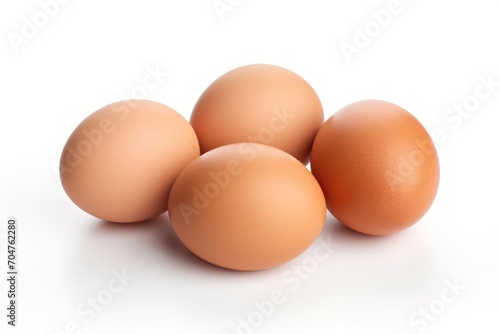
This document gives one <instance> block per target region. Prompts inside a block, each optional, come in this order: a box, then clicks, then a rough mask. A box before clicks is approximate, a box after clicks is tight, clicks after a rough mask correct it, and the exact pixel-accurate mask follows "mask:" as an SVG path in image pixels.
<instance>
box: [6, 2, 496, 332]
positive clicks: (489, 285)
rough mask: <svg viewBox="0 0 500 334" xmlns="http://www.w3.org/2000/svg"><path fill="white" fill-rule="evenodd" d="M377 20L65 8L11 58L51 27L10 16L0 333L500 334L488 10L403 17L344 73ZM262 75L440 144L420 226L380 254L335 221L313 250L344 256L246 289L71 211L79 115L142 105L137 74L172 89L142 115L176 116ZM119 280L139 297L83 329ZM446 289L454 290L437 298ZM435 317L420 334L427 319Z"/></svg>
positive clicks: (151, 7)
mask: <svg viewBox="0 0 500 334" xmlns="http://www.w3.org/2000/svg"><path fill="white" fill-rule="evenodd" d="M223 2H224V3H225V0H223ZM389 2H390V1H389V0H377V1H366V0H365V1H326V0H325V1H319V0H316V1H311V0H310V1H304V0H302V1H298V0H297V1H290V0H287V1H285V0H282V1H264V0H242V1H236V0H233V1H230V3H233V4H234V6H233V7H231V9H232V10H231V11H228V12H226V13H224V15H223V16H222V18H223V19H221V17H220V16H219V15H218V13H217V11H216V10H215V9H214V7H213V0H198V1H153V0H141V1H138V0H137V1H118V0H113V1H111V0H109V1H97V0H87V1H79V0H74V1H69V2H68V3H67V4H61V5H59V8H58V10H57V13H55V14H54V15H53V17H50V18H49V20H48V22H46V25H45V26H43V27H41V28H39V29H38V31H37V32H36V33H35V32H32V35H33V36H28V37H29V38H26V40H24V41H23V44H20V45H18V47H14V46H13V44H12V43H11V39H12V38H13V37H12V36H14V34H17V35H18V36H22V29H23V26H24V25H26V21H24V19H23V18H27V19H28V20H29V21H31V22H33V16H35V18H36V19H38V21H37V22H38V23H37V24H39V25H40V24H44V23H45V22H43V14H42V16H39V15H38V14H39V12H40V11H41V10H42V9H41V7H40V4H39V3H38V2H37V1H34V0H30V1H3V2H2V4H1V5H0V22H1V23H0V26H1V28H0V29H1V42H0V48H1V53H0V57H1V58H0V59H1V61H0V94H1V95H0V101H1V103H0V124H1V132H0V136H1V137H0V148H1V151H0V159H1V160H0V220H1V221H2V228H1V232H2V236H3V239H2V240H0V242H1V245H0V247H1V248H0V249H1V253H0V263H1V268H2V269H1V270H2V272H5V271H6V266H5V262H6V257H7V254H6V242H5V226H6V223H7V218H8V217H11V216H14V217H17V219H18V220H19V245H18V247H19V254H18V256H19V272H20V279H19V287H18V288H19V299H18V303H19V309H18V325H19V326H18V327H17V328H15V329H12V328H10V326H7V325H6V320H7V318H6V317H5V315H4V314H5V313H6V310H5V307H6V305H7V304H6V303H7V296H6V294H7V285H6V281H5V279H4V278H3V277H4V274H2V275H0V276H1V277H2V279H1V283H0V296H1V297H0V301H1V302H0V305H1V309H2V310H3V311H1V316H0V319H2V320H1V325H0V328H2V329H1V332H2V333H7V331H6V330H5V329H6V328H8V332H9V333H10V332H11V331H12V332H17V333H42V334H49V333H65V331H64V330H65V326H67V325H68V324H72V323H75V324H77V325H78V326H79V327H78V330H79V331H76V332H77V333H78V332H79V333H95V334H102V333H220V334H222V333H225V332H227V333H231V334H233V333H237V330H238V324H240V325H241V321H245V322H250V323H252V324H254V325H256V324H257V325H258V326H257V327H246V328H245V329H242V328H240V331H239V332H240V333H252V332H253V333H262V334H264V333H305V332H307V333H325V334H326V333H387V334H399V333H411V334H413V333H421V332H426V333H472V332H474V333H479V332H488V333H498V332H500V323H499V322H498V315H499V314H500V306H499V305H500V304H499V298H500V285H499V282H500V271H499V270H498V268H499V264H500V243H499V242H498V236H499V232H500V220H499V218H498V212H497V209H498V200H499V197H500V196H499V188H500V177H499V171H500V163H499V159H498V155H499V153H500V150H499V144H500V131H499V129H498V127H499V121H500V117H499V114H498V111H499V110H498V109H499V107H500V87H498V82H499V81H500V66H499V61H500V43H499V38H498V32H499V31H500V20H499V18H498V14H499V12H500V7H499V4H498V1H496V0H489V1H488V0H475V1H460V2H459V1H451V0H446V1H444V0H442V1H430V0H419V1H410V0H401V3H400V8H399V12H398V13H397V14H394V15H392V17H391V21H390V22H389V23H388V24H386V26H385V27H382V28H381V29H380V31H379V32H378V34H376V33H377V31H376V30H372V35H373V37H372V38H370V42H369V43H368V45H367V46H364V45H361V46H362V47H360V48H359V49H358V53H356V54H354V55H352V57H351V59H350V60H351V61H350V62H348V60H347V58H346V57H345V56H344V54H343V53H342V51H341V48H340V45H341V43H342V42H345V43H349V44H353V42H354V39H355V36H356V31H357V30H356V29H357V27H358V28H360V29H364V28H365V26H366V25H368V27H369V28H370V27H371V28H372V29H376V28H377V27H376V26H374V25H373V24H372V23H370V22H371V21H373V20H374V18H373V16H372V15H371V12H372V11H376V12H378V11H380V10H382V9H384V8H387V7H388V4H389ZM37 15H38V16H37ZM25 30H26V28H25ZM28 30H29V29H28ZM25 33H26V31H25ZM375 35H376V36H375ZM359 42H360V41H358V46H360V44H359ZM261 62H264V63H272V64H276V65H280V66H283V67H286V68H288V69H291V70H293V71H294V72H296V73H298V74H300V75H301V76H303V77H304V78H305V79H306V80H307V81H309V82H310V83H311V85H312V86H313V87H314V88H315V89H316V91H317V93H318V95H319V96H320V98H321V100H322V103H323V106H324V110H325V115H326V116H327V117H328V116H330V115H331V114H332V113H334V112H335V111H336V110H338V109H339V108H341V107H343V106H344V105H346V104H349V103H351V102H354V101H357V100H361V99H367V98H377V99H385V100H388V101H391V102H393V103H396V104H399V105H401V106H402V107H404V108H406V109H407V110H409V111H410V112H412V113H413V114H414V115H415V116H416V117H417V118H419V119H420V121H421V122H422V123H423V124H424V125H425V126H426V128H427V129H428V130H429V132H432V133H437V132H439V131H441V134H440V135H439V136H437V137H436V136H435V139H436V146H437V149H438V151H439V156H440V160H441V173H442V179H441V184H440V189H439V193H438V196H437V198H436V200H435V202H434V205H433V206H432V208H431V210H430V211H429V212H428V213H427V215H426V216H425V217H424V218H423V219H422V220H421V221H420V222H419V223H417V224H416V225H415V226H413V227H412V228H410V229H408V230H406V231H404V232H402V233H399V234H397V235H394V236H391V237H383V238H376V237H367V236H363V235H360V234H357V233H355V232H352V231H350V230H347V229H346V228H343V227H342V226H340V225H339V224H338V223H337V222H335V221H334V219H333V218H331V217H329V218H328V221H327V223H326V225H325V229H324V231H323V233H322V235H321V237H320V238H321V239H320V240H323V242H328V240H329V241H333V242H334V243H335V244H336V245H338V247H337V248H336V249H335V251H334V252H333V253H331V254H329V255H328V257H327V259H326V260H324V261H322V262H320V263H318V262H317V261H316V260H314V250H315V247H319V245H320V243H319V240H318V242H317V243H315V244H314V245H313V246H312V247H311V249H310V250H309V251H308V252H306V253H304V254H303V255H302V256H301V257H299V258H296V259H294V260H293V261H291V262H289V263H286V264H284V265H282V266H279V267H277V268H274V269H271V270H266V271H262V272H250V273H242V272H233V271H228V270H223V269H219V268H217V267H214V266H212V265H209V264H207V263H204V262H203V261H201V260H198V259H197V258H195V257H194V256H193V255H191V254H190V253H189V252H188V251H187V250H186V249H185V248H183V246H181V245H180V244H179V242H178V241H177V239H176V238H175V236H174V235H173V232H172V230H171V229H170V228H169V223H168V218H167V215H163V216H161V217H159V218H157V219H155V220H153V221H151V222H147V223H143V224H135V225H113V224H109V223H104V222H101V221H99V220H97V219H95V218H93V217H91V216H89V215H87V214H86V213H84V212H82V211H81V210H80V209H78V208H77V207H76V206H75V205H74V204H73V203H72V202H71V201H70V200H69V199H68V198H67V196H66V195H65V193H64V191H63V189H62V187H61V185H60V182H59V178H58V174H57V163H58V159H59V156H60V153H61V150H62V147H63V145H64V143H65V141H66V139H67V137H68V136H69V134H70V133H71V132H72V130H73V129H74V128H75V127H76V125H77V124H78V123H79V122H80V121H81V120H83V118H84V117H86V116H87V115H88V114H90V113H91V112H93V111H95V110H97V109H98V108H100V107H102V106H104V105H106V104H109V103H111V102H113V101H117V100H119V99H122V98H124V97H126V96H127V95H130V94H131V93H132V92H135V93H137V92H140V90H141V88H140V85H141V84H142V81H143V79H144V78H145V77H146V76H147V75H148V69H159V70H160V71H162V72H168V75H166V76H165V77H164V78H162V80H161V82H160V83H159V84H158V86H157V87H156V88H155V89H152V90H149V91H147V94H146V96H145V97H146V98H148V99H152V100H156V101H159V102H162V103H164V104H167V105H169V106H171V107H173V108H174V109H176V110H177V111H179V112H180V113H182V114H183V115H184V116H185V117H186V118H189V114H190V112H191V110H192V108H193V106H194V104H195V102H196V100H197V98H198V96H199V95H200V94H201V93H202V91H203V90H204V89H205V88H206V86H207V85H209V84H210V83H211V82H212V81H213V80H214V79H216V78H217V77H218V76H219V75H221V74H223V73H225V72H226V71H228V70H230V69H232V68H235V67H238V66H241V65H245V64H249V63H261ZM481 77H482V78H488V77H490V79H491V80H493V81H495V82H497V87H490V89H491V91H492V92H491V93H490V94H489V96H488V97H487V98H484V99H483V100H481V101H479V103H478V105H477V106H472V107H471V109H474V110H473V111H472V112H470V113H468V114H464V116H463V117H461V118H459V119H458V118H456V117H457V115H458V114H456V113H453V114H451V113H450V111H449V110H450V108H453V107H454V105H456V104H458V105H460V104H462V103H463V102H464V101H468V103H473V102H474V101H478V100H474V98H473V96H474V94H475V91H476V88H477V87H478V86H480V85H481V81H480V78H481ZM138 87H139V88H138ZM480 92H482V93H486V92H487V90H485V89H484V88H480ZM471 105H472V104H471ZM445 117H448V118H445ZM449 117H453V118H449ZM323 250H324V249H323ZM322 254H324V253H322ZM304 261H305V262H304ZM315 261H316V262H315ZM303 263H305V264H306V265H307V266H309V267H307V268H308V270H309V271H310V272H309V273H307V272H306V271H304V273H307V276H306V275H305V274H304V275H302V276H301V278H300V279H299V278H298V277H299V276H294V275H295V274H292V273H291V272H290V271H289V270H291V269H292V268H293V266H302V264H303ZM314 264H317V266H314ZM122 270H125V271H126V272H127V274H128V275H131V276H133V277H134V279H133V280H131V281H129V282H128V283H127V286H126V287H125V288H124V289H123V291H122V292H120V293H117V294H114V295H113V296H112V298H113V300H112V301H110V303H109V304H108V305H106V306H105V307H104V309H103V310H102V311H101V312H99V313H97V314H96V317H95V318H94V319H92V320H91V321H87V320H89V318H88V317H87V316H82V315H81V314H79V313H78V312H77V308H78V307H79V306H81V305H82V303H83V305H84V306H85V303H86V301H87V298H91V297H95V296H97V295H99V294H100V295H101V297H102V296H105V294H106V292H105V290H103V289H106V288H107V286H108V282H109V281H110V280H111V279H112V278H113V271H118V272H120V271H122ZM291 277H294V278H293V281H291ZM447 282H448V283H447ZM299 284H300V285H299ZM447 284H458V285H460V287H459V290H458V291H455V292H456V293H455V294H453V292H452V291H445V289H447ZM275 289H277V290H279V291H281V292H282V293H283V297H282V299H284V301H283V302H282V303H281V304H279V305H276V304H275V305H273V307H272V308H273V310H272V312H271V311H269V312H266V313H267V314H266V315H265V316H262V315H261V316H260V317H261V318H259V314H257V313H256V312H257V311H256V310H257V308H256V306H255V302H259V303H260V302H261V301H262V300H264V299H268V298H270V295H271V293H272V292H273V291H275V292H276V291H277V290H275ZM103 291H104V292H103ZM443 291H444V293H445V295H444V296H445V299H446V301H447V302H443V301H442V298H443V297H442V292H443ZM451 299H453V301H450V300H451ZM264 304H266V303H264ZM266 305H267V304H266ZM443 305H444V307H442V306H443ZM4 306H5V307H4ZM429 308H430V311H428V312H430V313H429V315H428V316H427V318H425V317H424V316H422V315H420V313H419V312H425V310H426V309H429ZM249 317H250V319H249ZM241 319H243V320H241ZM260 319H263V320H262V321H260ZM411 319H413V322H412V321H411ZM431 319H432V320H431ZM259 321H260V322H259ZM71 326H72V325H70V326H69V327H71ZM248 326H250V325H248ZM240 327H241V326H240ZM66 333H71V331H66Z"/></svg>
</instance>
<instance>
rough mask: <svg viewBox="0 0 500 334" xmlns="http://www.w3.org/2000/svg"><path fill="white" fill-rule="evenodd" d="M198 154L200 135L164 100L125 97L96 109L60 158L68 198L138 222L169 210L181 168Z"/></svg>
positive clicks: (112, 217)
mask: <svg viewBox="0 0 500 334" xmlns="http://www.w3.org/2000/svg"><path fill="white" fill-rule="evenodd" d="M199 155H200V150H199V144H198V140H197V138H196V134H195V132H194V130H193V128H192V127H191V125H190V124H189V122H188V121H187V120H186V119H184V118H183V117H182V116H181V115H180V114H179V113H177V112H176V111H175V110H173V109H172V108H170V107H168V106H165V105H163V104H161V103H158V102H154V101H148V100H127V101H120V102H116V103H112V104H110V105H107V106H105V107H103V108H101V109H99V110H98V111H96V112H94V113H93V114H91V115H90V116H88V117H87V118H86V119H85V120H83V121H82V122H81V123H80V124H79V125H78V127H77V128H76V129H75V130H74V131H73V133H72V134H71V136H70V137H69V139H68V141H67V142H66V145H65V146H64V149H63V152H62V155H61V160H60V177H61V182H62V185H63V188H64V190H65V191H66V193H67V195H68V196H69V197H70V199H71V200H72V201H73V202H74V203H75V204H76V205H77V206H79V207H80V208H81V209H82V210H84V211H86V212H87V213H89V214H91V215H93V216H95V217H98V218H100V219H103V220H108V221H112V222H121V223H128V222H137V221H143V220H147V219H150V218H153V217H155V216H157V215H159V214H161V213H163V212H165V211H166V210H167V203H168V196H169V193H170V189H171V187H172V185H173V183H174V180H175V178H176V177H177V175H178V174H179V173H180V172H181V170H182V169H183V168H184V167H185V166H186V165H187V164H188V163H189V162H191V161H192V160H194V159H195V158H197V157H198V156H199Z"/></svg>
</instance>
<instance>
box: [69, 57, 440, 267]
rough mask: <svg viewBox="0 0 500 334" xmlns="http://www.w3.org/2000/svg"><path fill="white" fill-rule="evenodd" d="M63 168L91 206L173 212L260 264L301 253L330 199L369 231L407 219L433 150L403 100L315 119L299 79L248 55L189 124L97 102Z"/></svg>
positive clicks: (206, 243) (209, 247)
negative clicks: (98, 106)
mask: <svg viewBox="0 0 500 334" xmlns="http://www.w3.org/2000/svg"><path fill="white" fill-rule="evenodd" d="M309 161H310V163H311V171H309V169H307V167H306V165H307V164H308V163H309ZM60 176H61V182H62V185H63V188H64V190H65V191H66V193H67V195H68V196H69V198H70V199H71V200H72V201H73V202H74V203H75V204H76V205H77V206H79V207H80V208H81V209H82V210H84V211H86V212H87V213H89V214H91V215H93V216H95V217H98V218H100V219H102V220H107V221H112V222H117V223H131V222H140V221H144V220H148V219H151V218H153V217H155V216H158V215H160V214H162V213H164V212H166V211H167V210H168V214H169V217H170V222H171V224H172V227H173V230H174V231H175V233H176V235H177V236H178V238H179V239H180V241H181V242H182V243H183V244H184V245H185V246H186V247H187V248H188V249H189V250H191V251H192V252H193V253H194V254H196V255H197V256H199V257H200V258H202V259H204V260H206V261H208V262H210V263H213V264H215V265H218V266H221V267H225V268H230V269H235V270H260V269H266V268H271V267H274V266H277V265H279V264H282V263H284V262H287V261H289V260H291V259H293V258H294V257H296V256H298V255H299V254H301V253H302V252H303V251H305V250H306V249H307V248H308V247H309V246H310V245H311V244H312V243H313V242H314V240H315V239H316V238H317V237H318V236H319V234H320V232H321V230H322V228H323V225H324V223H325V219H326V210H327V208H328V210H329V211H330V212H331V213H332V214H333V215H334V216H335V217H336V218H337V219H338V220H339V221H340V222H341V223H343V224H344V225H346V226H348V227H350V228H351V229H353V230H356V231H358V232H361V233H365V234H370V235H387V234H392V233H395V232H398V231H400V230H403V229H405V228H407V227H409V226H411V225H412V224H414V223H415V222H417V221H418V220H419V219H420V218H421V217H422V216H423V215H424V214H425V213H426V211H427V210H428V209H429V207H430V206H431V204H432V202H433V200H434V197H435V195H436V192H437V188H438V183H439V162H438V157H437V153H436V149H435V147H434V144H433V142H432V140H431V138H430V136H429V134H428V133H427V131H426V130H425V129H424V127H423V126H422V125H421V124H420V122H419V121H418V120H417V119H416V118H415V117H413V116H412V115H411V114H410V113H409V112H407V111H406V110H404V109H402V108H401V107H398V106H396V105H394V104H392V103H389V102H384V101H378V100H366V101H359V102H355V103H353V104H350V105H348V106H346V107H344V108H342V109H341V110H339V111H338V112H336V113H335V114H334V115H333V116H331V117H330V118H329V119H328V120H327V121H326V122H324V113H323V108H322V105H321V102H320V99H319V98H318V96H317V94H316V92H315V91H314V89H313V88H312V87H311V86H310V85H309V84H308V83H307V82H306V81H305V80H304V79H303V78H302V77H300V76H299V75H297V74H295V73H294V72H291V71H289V70H287V69H284V68H281V67H278V66H273V65H264V64H256V65H248V66H243V67H240V68H237V69H234V70H232V71H230V72H228V73H226V74H224V75H222V76H221V77H219V78H218V79H217V80H215V81H214V82H213V83H212V84H211V85H210V86H209V87H208V88H207V89H206V90H205V91H204V92H203V94H202V95H201V97H200V98H199V99H198V102H197V103H196V105H195V107H194V110H193V113H192V115H191V119H190V122H188V121H187V120H186V119H184V118H183V117H182V116H181V115H180V114H179V113H177V112H176V111H175V110H173V109H172V108H169V107H167V106H165V105H163V104H161V103H158V102H154V101H148V100H126V101H120V102H116V103H113V104H110V105H108V106H105V107H103V108H101V109H99V110H97V111H96V112H94V113H93V114H91V115H90V116H89V117H87V118H86V119H85V120H83V121H82V122H81V123H80V124H79V125H78V127H77V128H76V129H75V130H74V131H73V133H72V134H71V136H70V137H69V139H68V141H67V142H66V145H65V147H64V149H63V152H62V155H61V161H60Z"/></svg>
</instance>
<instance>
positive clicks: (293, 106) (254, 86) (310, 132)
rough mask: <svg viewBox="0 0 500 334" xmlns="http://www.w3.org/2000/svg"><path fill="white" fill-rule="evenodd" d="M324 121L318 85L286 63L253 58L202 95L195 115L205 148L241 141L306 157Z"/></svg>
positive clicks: (202, 146)
mask: <svg viewBox="0 0 500 334" xmlns="http://www.w3.org/2000/svg"><path fill="white" fill-rule="evenodd" d="M323 121H324V115H323V108H322V106H321V102H320V100H319V98H318V95H317V94H316V92H315V91H314V89H313V88H312V87H311V86H310V85H309V84H308V83H307V82H306V81H305V80H304V79H303V78H302V77H300V76H299V75H297V74H295V73H294V72H291V71H289V70H287V69H284V68H282V67H278V66H273V65H266V64H255V65H247V66H243V67H239V68H237V69H234V70H232V71H230V72H228V73H226V74H224V75H222V76H221V77H220V78H218V79H217V80H215V81H214V82H213V83H212V84H211V85H210V86H209V87H208V88H207V89H206V90H205V91H204V92H203V94H202V95H201V97H200V98H199V100H198V102H197V103H196V106H195V107H194V110H193V114H192V116H191V124H192V125H193V128H194V130H195V131H196V134H197V135H198V139H199V141H200V148H201V152H202V153H205V152H207V151H210V150H211V149H214V148H216V147H219V146H222V145H226V144H231V143H239V142H255V143H260V144H266V145H270V146H274V147H277V148H279V149H282V150H284V151H285V152H288V153H290V154H291V155H293V156H294V157H296V158H297V159H299V160H300V161H302V162H303V163H307V162H308V161H309V155H310V152H311V145H312V142H313V140H314V136H315V135H316V133H317V131H318V129H319V127H320V126H321V124H322V123H323Z"/></svg>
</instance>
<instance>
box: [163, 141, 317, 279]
mask: <svg viewBox="0 0 500 334" xmlns="http://www.w3.org/2000/svg"><path fill="white" fill-rule="evenodd" d="M169 217H170V220H171V223H172V226H173V229H174V231H175V233H176V234H177V236H178V237H179V239H180V241H181V242H182V243H183V244H184V245H185V246H186V247H187V248H188V249H189V250H191V251H192V252H193V253H194V254H196V255H197V256H199V257H200V258H202V259H204V260H206V261H208V262H210V263H213V264H215V265H217V266H221V267H225V268H229V269H235V270H261V269H267V268H271V267H274V266H277V265H279V264H282V263H284V262H287V261H289V260H291V259H293V258H294V257H296V256H298V255H299V254H301V253H302V252H303V251H304V250H306V249H307V248H308V247H309V246H310V245H311V244H312V243H313V241H314V240H315V239H316V238H317V236H318V235H319V233H320V231H321V229H322V227H323V225H324V221H325V217H326V203H325V199H324V196H323V193H322V191H321V188H320V186H319V184H318V183H317V181H316V179H315V178H314V177H313V175H312V174H311V173H310V171H309V170H308V169H307V168H306V167H305V166H304V165H303V164H302V163H301V162H300V161H298V160H297V159H295V158H294V157H292V156H291V155H289V154H288V153H285V152H283V151H281V150H279V149H276V148H274V147H270V146H266V145H261V144H252V143H238V144H230V145H225V146H221V147H219V148H216V149H214V150H212V151H209V152H208V153H205V154H204V155H202V156H201V157H199V158H198V159H196V160H194V161H193V162H192V163H190V164H189V165H188V166H187V167H186V169H184V170H183V171H182V172H181V174H180V175H179V177H178V178H177V180H176V181H175V183H174V186H173V188H172V192H171V195H170V200H169Z"/></svg>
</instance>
